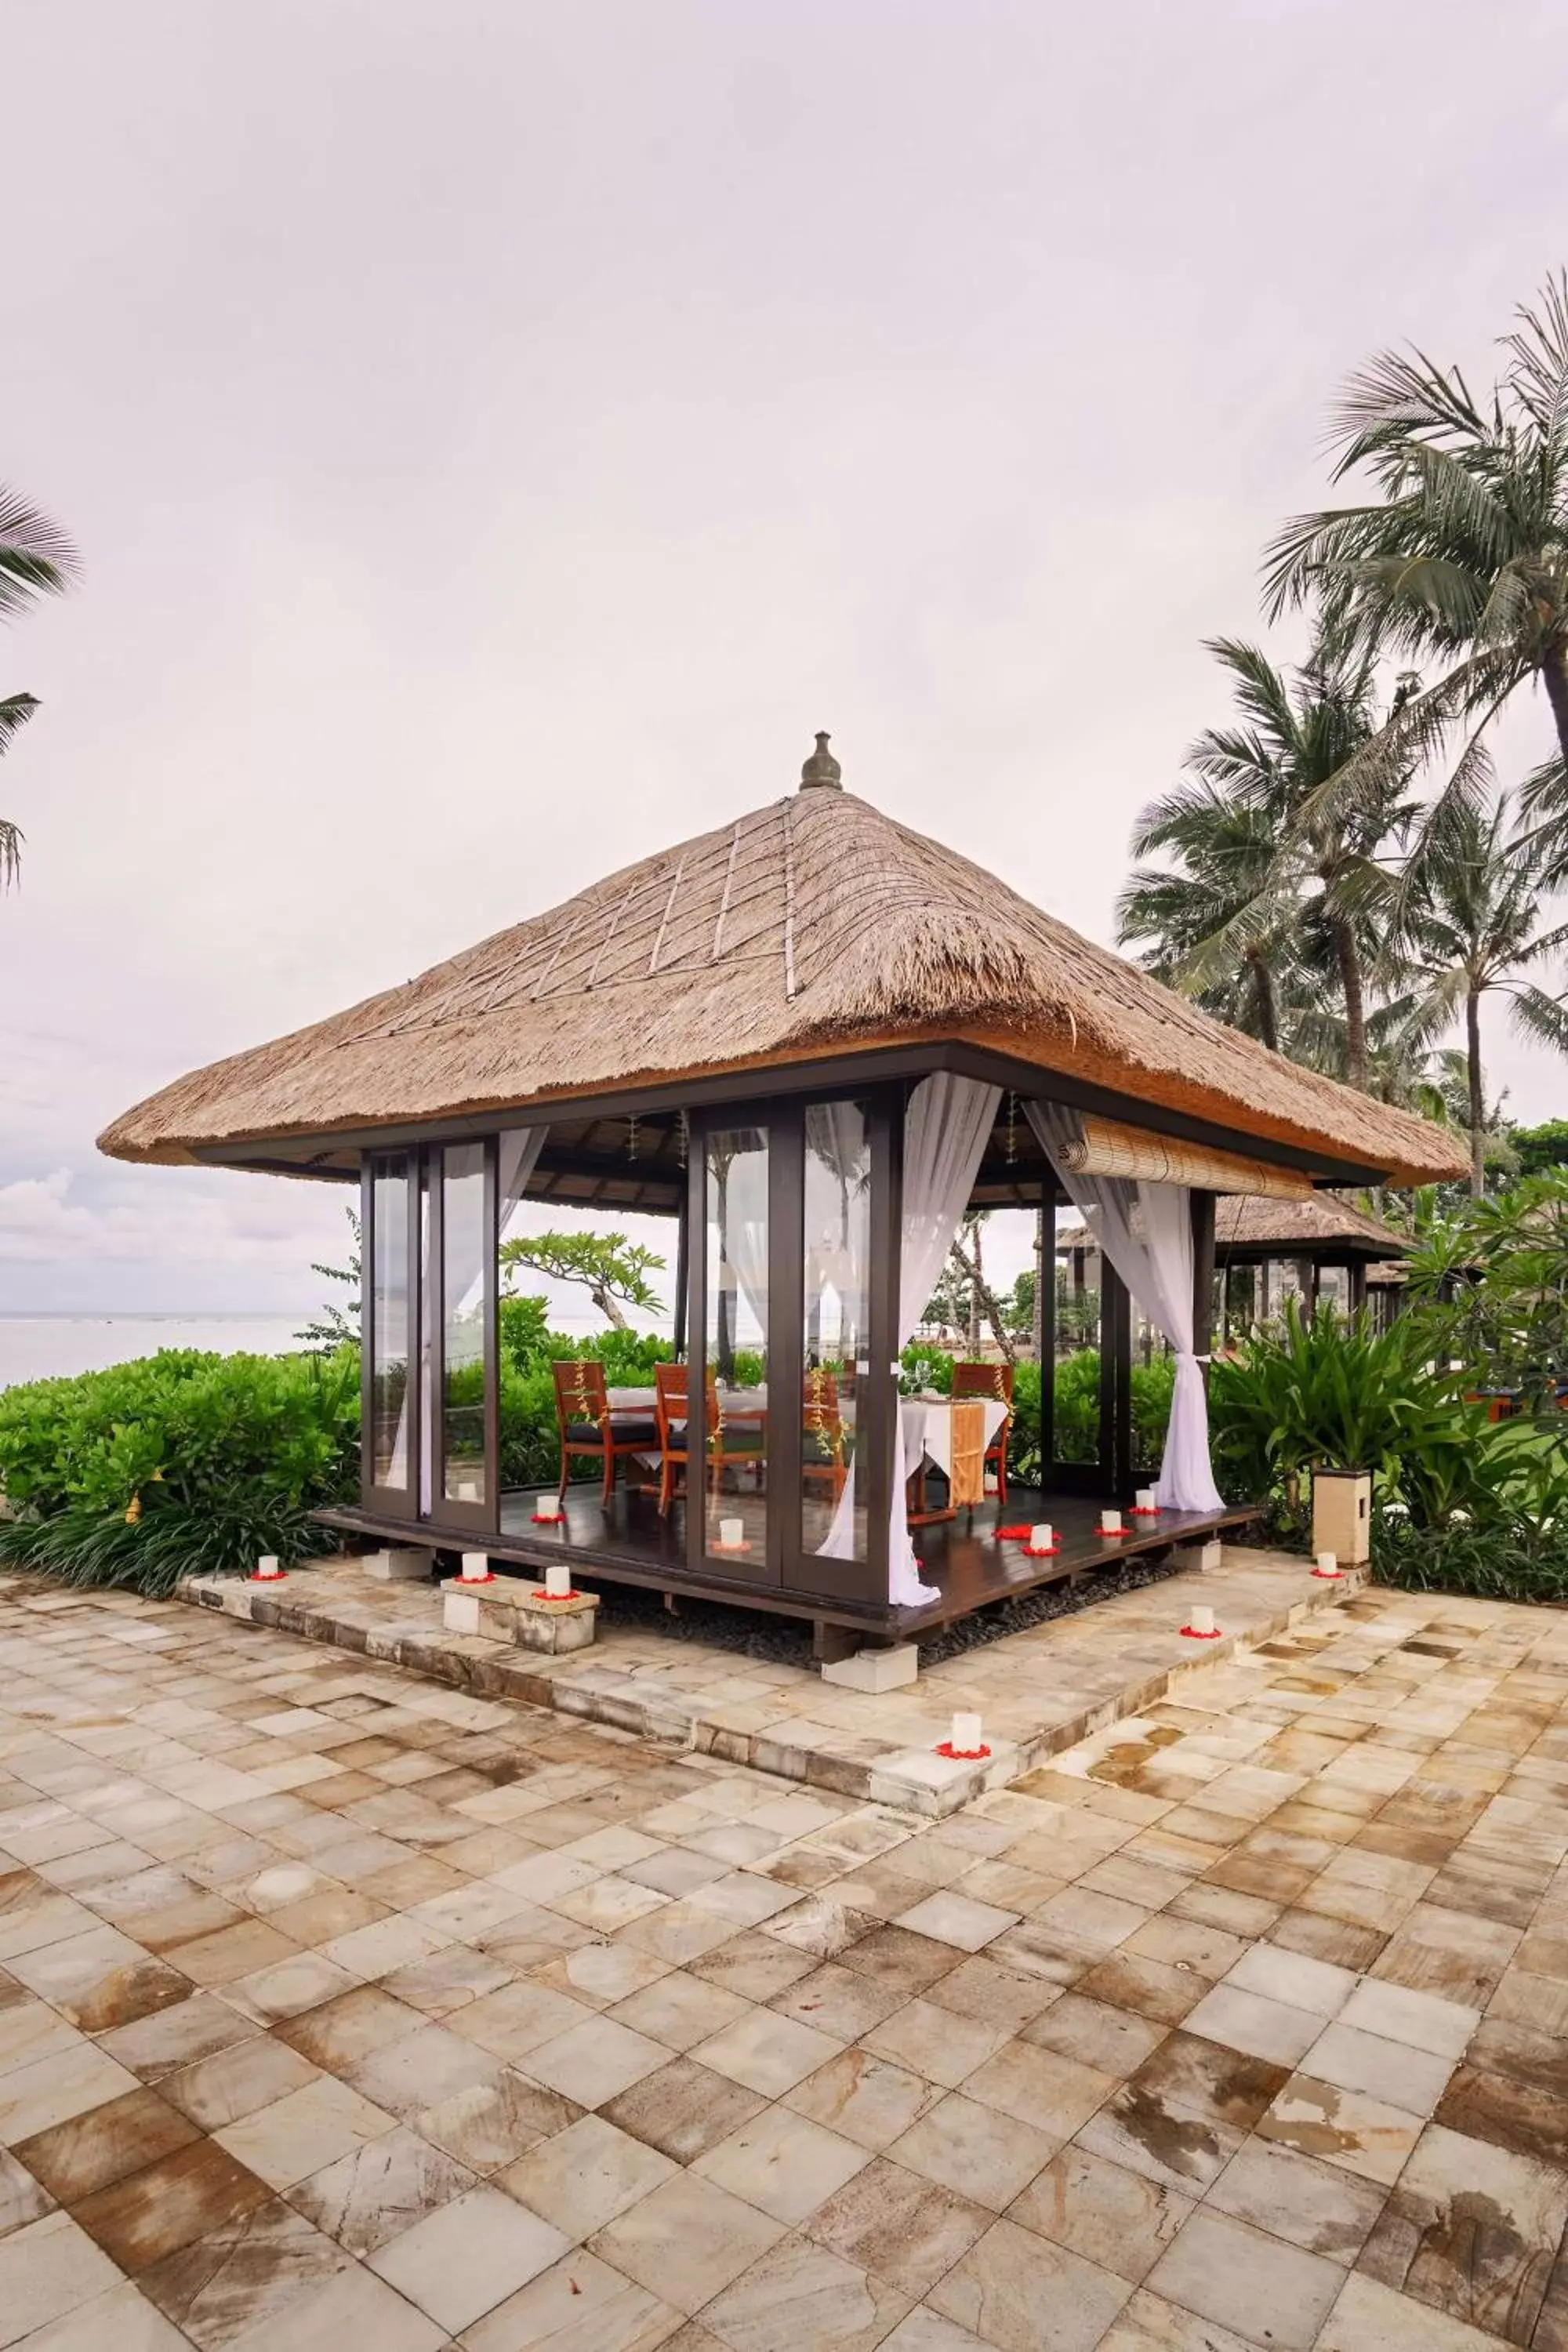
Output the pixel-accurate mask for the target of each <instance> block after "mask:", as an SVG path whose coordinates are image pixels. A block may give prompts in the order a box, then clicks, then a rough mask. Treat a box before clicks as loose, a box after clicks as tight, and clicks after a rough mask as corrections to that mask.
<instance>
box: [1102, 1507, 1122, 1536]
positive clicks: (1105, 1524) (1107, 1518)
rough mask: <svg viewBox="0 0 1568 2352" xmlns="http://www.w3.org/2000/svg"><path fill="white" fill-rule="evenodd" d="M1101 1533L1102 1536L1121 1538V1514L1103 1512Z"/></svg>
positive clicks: (1118, 1512) (1117, 1512)
mask: <svg viewBox="0 0 1568 2352" xmlns="http://www.w3.org/2000/svg"><path fill="white" fill-rule="evenodd" d="M1100 1534H1101V1535H1102V1536H1119V1535H1120V1534H1121V1512H1120V1511H1101V1512H1100Z"/></svg>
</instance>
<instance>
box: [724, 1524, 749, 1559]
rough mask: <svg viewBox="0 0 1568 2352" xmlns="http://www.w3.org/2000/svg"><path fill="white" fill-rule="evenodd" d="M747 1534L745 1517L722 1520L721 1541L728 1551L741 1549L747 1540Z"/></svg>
mask: <svg viewBox="0 0 1568 2352" xmlns="http://www.w3.org/2000/svg"><path fill="white" fill-rule="evenodd" d="M745 1535H746V1524H745V1521H744V1520H743V1519H721V1520H720V1522H719V1541H720V1542H721V1544H722V1546H723V1548H724V1549H725V1550H726V1551H739V1550H740V1549H741V1546H742V1543H743V1542H744V1540H745Z"/></svg>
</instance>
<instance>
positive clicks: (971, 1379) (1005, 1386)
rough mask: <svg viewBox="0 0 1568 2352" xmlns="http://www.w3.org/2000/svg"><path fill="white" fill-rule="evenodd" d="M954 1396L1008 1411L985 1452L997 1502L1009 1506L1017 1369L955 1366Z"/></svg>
mask: <svg viewBox="0 0 1568 2352" xmlns="http://www.w3.org/2000/svg"><path fill="white" fill-rule="evenodd" d="M952 1393H953V1396H954V1397H955V1398H960V1397H990V1398H991V1399H993V1400H994V1402H996V1403H997V1404H1005V1406H1006V1408H1007V1412H1006V1415H1005V1419H1004V1420H1003V1422H1002V1424H1001V1426H1000V1428H999V1429H998V1430H997V1432H996V1434H995V1436H994V1438H993V1439H992V1440H991V1443H990V1444H989V1445H988V1446H987V1447H986V1449H985V1455H984V1464H983V1474H984V1470H994V1471H995V1473H996V1500H997V1503H998V1504H999V1505H1000V1506H1001V1507H1002V1508H1003V1509H1005V1508H1006V1504H1007V1440H1008V1438H1009V1437H1010V1436H1011V1434H1012V1430H1013V1367H1012V1365H1011V1364H954V1366H953V1368H952Z"/></svg>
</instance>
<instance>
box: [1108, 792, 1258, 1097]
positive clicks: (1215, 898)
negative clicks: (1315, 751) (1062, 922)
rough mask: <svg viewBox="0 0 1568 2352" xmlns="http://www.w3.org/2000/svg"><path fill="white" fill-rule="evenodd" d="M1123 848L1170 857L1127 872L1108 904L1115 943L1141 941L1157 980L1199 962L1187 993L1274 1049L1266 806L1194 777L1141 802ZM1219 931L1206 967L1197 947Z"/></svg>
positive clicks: (1168, 979)
mask: <svg viewBox="0 0 1568 2352" xmlns="http://www.w3.org/2000/svg"><path fill="white" fill-rule="evenodd" d="M1132 847H1133V855H1134V856H1138V857H1148V856H1152V855H1153V854H1154V853H1156V852H1161V851H1163V853H1164V854H1165V855H1166V856H1173V857H1174V858H1175V859H1176V861H1177V863H1176V864H1175V866H1136V867H1135V868H1134V869H1133V871H1132V873H1131V875H1130V876H1129V877H1128V879H1127V884H1126V887H1125V888H1124V889H1123V890H1122V893H1121V898H1119V899H1118V900H1117V904H1116V920H1117V936H1118V938H1119V940H1121V944H1122V946H1123V947H1139V948H1142V950H1143V953H1142V957H1141V958H1140V961H1142V964H1143V966H1144V969H1145V970H1146V971H1152V973H1153V975H1154V977H1155V979H1156V980H1163V982H1165V983H1166V985H1167V987H1173V988H1175V987H1180V986H1182V985H1183V983H1184V982H1185V980H1186V979H1187V977H1188V975H1189V973H1190V972H1191V971H1192V969H1193V967H1194V963H1198V964H1201V965H1202V966H1203V967H1204V969H1205V971H1206V972H1208V973H1209V974H1210V977H1209V978H1208V980H1207V982H1206V984H1205V985H1204V986H1202V987H1201V988H1200V989H1198V990H1197V992H1196V993H1197V995H1198V997H1199V1000H1200V1002H1201V1003H1203V1006H1204V1008H1205V1012H1209V1013H1215V1015H1217V1017H1218V1018H1219V1019H1220V1020H1222V1021H1228V1022H1229V1023H1230V1024H1231V1026H1232V1027H1233V1028H1236V1029H1244V1030H1245V1031H1246V1032H1247V1034H1248V1035H1249V1036H1253V1037H1257V1038H1258V1039H1260V1040H1261V1042H1262V1043H1263V1044H1264V1045H1267V1046H1268V1049H1269V1051H1270V1052H1271V1053H1276V1054H1277V1053H1278V1052H1279V1042H1280V1035H1279V1024H1280V992H1281V986H1282V971H1283V967H1284V966H1285V964H1286V963H1287V961H1288V960H1289V954H1290V940H1291V923H1290V914H1291V908H1290V906H1289V901H1288V899H1283V898H1282V899H1281V900H1280V901H1279V903H1278V904H1273V903H1272V902H1271V899H1270V893H1269V883H1270V877H1271V876H1272V874H1273V871H1274V867H1275V863H1276V860H1277V858H1278V856H1279V835H1278V833H1277V831H1276V829H1275V826H1274V824H1273V821H1272V819H1271V817H1270V816H1269V814H1268V810H1267V809H1265V808H1261V807H1258V806H1256V805H1253V804H1251V803H1248V802H1247V801H1244V800H1242V799H1240V798H1239V797H1238V796H1237V794H1235V793H1228V792H1221V791H1220V790H1218V789H1217V788H1216V787H1215V785H1213V784H1208V783H1204V782H1198V781H1196V780H1194V782H1192V783H1189V784H1179V785H1178V786H1177V787H1176V789H1175V791H1174V792H1173V793H1167V794H1166V795H1165V797H1164V799H1163V800H1162V801H1157V802H1155V803H1153V805H1152V807H1150V808H1148V809H1145V811H1144V812H1143V814H1142V817H1141V818H1140V820H1139V824H1138V830H1137V833H1136V834H1135V835H1134V836H1133V844H1132ZM1248 910H1251V919H1249V920H1244V918H1245V917H1247V915H1248ZM1222 937H1223V938H1225V939H1226V940H1228V941H1229V942H1230V952H1229V953H1228V954H1227V956H1226V958H1225V960H1224V962H1223V963H1222V964H1221V967H1220V968H1219V969H1218V970H1215V957H1214V956H1212V955H1206V954H1205V950H1207V948H1208V946H1209V943H1210V942H1211V941H1213V940H1216V939H1219V938H1222Z"/></svg>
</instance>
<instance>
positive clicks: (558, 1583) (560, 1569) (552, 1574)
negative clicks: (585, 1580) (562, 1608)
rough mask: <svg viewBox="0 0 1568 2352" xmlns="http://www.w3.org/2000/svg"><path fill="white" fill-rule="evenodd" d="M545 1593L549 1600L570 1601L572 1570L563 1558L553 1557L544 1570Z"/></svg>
mask: <svg viewBox="0 0 1568 2352" xmlns="http://www.w3.org/2000/svg"><path fill="white" fill-rule="evenodd" d="M544 1595H545V1599H546V1600H547V1601H570V1599H571V1598H572V1571H571V1570H570V1569H569V1568H568V1567H567V1565H566V1562H565V1561H564V1560H563V1559H552V1561H551V1563H550V1565H549V1567H548V1568H547V1569H546V1570H545V1571H544Z"/></svg>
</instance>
